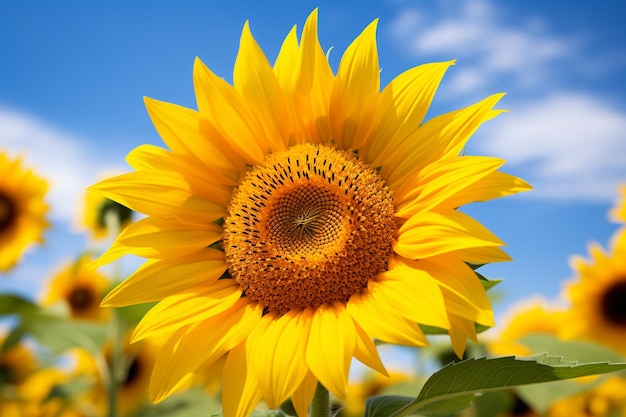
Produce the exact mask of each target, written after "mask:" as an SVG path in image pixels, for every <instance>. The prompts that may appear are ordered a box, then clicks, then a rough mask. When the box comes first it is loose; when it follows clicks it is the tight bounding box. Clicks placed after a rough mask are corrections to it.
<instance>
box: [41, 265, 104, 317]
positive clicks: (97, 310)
mask: <svg viewBox="0 0 626 417" xmlns="http://www.w3.org/2000/svg"><path fill="white" fill-rule="evenodd" d="M92 260H93V259H92V258H91V257H90V256H89V255H83V256H81V257H80V258H79V259H78V260H77V261H76V262H74V263H72V264H70V265H68V266H66V267H64V268H63V269H62V270H61V271H59V272H58V273H57V274H56V275H55V276H54V277H53V278H52V279H51V280H50V282H49V283H48V289H47V290H46V292H45V293H44V294H43V297H42V304H43V305H44V306H49V305H52V304H55V303H58V302H62V303H64V304H65V305H66V306H67V308H68V309H69V314H70V316H71V317H72V318H75V319H84V320H95V321H105V320H106V319H107V318H108V316H109V313H110V311H109V310H108V309H107V308H103V307H100V301H101V300H102V297H103V296H104V294H105V293H106V291H107V290H108V289H109V287H110V283H109V280H108V279H107V278H106V277H105V276H104V275H102V274H100V273H98V272H96V271H94V270H92V269H90V268H89V267H88V265H89V263H90V262H91V261H92Z"/></svg>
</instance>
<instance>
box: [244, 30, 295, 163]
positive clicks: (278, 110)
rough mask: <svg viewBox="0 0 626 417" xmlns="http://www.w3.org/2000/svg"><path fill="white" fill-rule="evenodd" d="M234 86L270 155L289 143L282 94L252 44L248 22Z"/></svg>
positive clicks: (288, 122) (274, 76)
mask: <svg viewBox="0 0 626 417" xmlns="http://www.w3.org/2000/svg"><path fill="white" fill-rule="evenodd" d="M233 78H234V86H235V89H236V90H238V91H240V92H241V93H242V95H243V96H244V97H245V98H246V100H247V101H248V103H249V105H250V107H251V108H252V109H254V115H255V116H256V117H257V121H258V123H259V126H260V127H261V131H260V132H258V134H260V135H262V137H263V138H264V139H265V141H266V146H268V147H269V149H271V150H272V151H282V150H284V149H285V148H286V146H287V145H288V143H289V133H290V131H291V129H290V117H289V116H287V117H285V115H288V114H289V107H288V106H287V105H286V102H285V98H284V97H283V93H282V90H281V89H280V85H279V84H278V80H277V79H276V75H275V74H274V71H273V70H272V67H271V66H270V64H269V62H268V61H267V58H266V57H265V54H264V53H263V51H262V50H261V48H260V47H259V45H258V44H257V43H256V41H255V40H254V37H253V36H252V33H250V27H249V25H248V22H246V24H245V25H244V27H243V31H242V33H241V41H240V43H239V53H238V54H237V60H236V61H235V71H234V75H233Z"/></svg>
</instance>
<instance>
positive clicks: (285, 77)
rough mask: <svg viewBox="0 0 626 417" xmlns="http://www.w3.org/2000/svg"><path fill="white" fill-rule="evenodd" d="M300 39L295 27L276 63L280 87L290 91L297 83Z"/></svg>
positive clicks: (284, 43)
mask: <svg viewBox="0 0 626 417" xmlns="http://www.w3.org/2000/svg"><path fill="white" fill-rule="evenodd" d="M298 54H299V52H298V38H297V36H296V27H295V26H293V27H292V28H291V30H290V31H289V33H288V34H287V36H286V37H285V40H284V41H283V44H282V46H281V47H280V51H279V52H278V56H277V57H276V61H275V62H274V74H276V79H277V80H278V83H279V84H280V86H281V87H282V88H283V89H285V90H287V91H290V90H291V89H292V88H293V87H292V86H293V84H294V82H295V79H296V77H295V75H296V72H295V70H296V66H295V63H296V62H297V60H298Z"/></svg>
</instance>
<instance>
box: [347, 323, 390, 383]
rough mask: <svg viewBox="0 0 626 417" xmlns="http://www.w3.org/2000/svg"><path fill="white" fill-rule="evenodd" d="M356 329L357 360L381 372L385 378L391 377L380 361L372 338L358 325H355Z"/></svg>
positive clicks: (355, 351) (355, 355)
mask: <svg viewBox="0 0 626 417" xmlns="http://www.w3.org/2000/svg"><path fill="white" fill-rule="evenodd" d="M354 328H355V329H356V336H357V337H356V344H355V345H354V357H355V358H357V359H358V360H359V361H360V362H361V363H362V364H363V365H366V366H369V367H370V368H372V369H373V370H375V371H377V372H380V373H381V374H383V375H385V376H389V373H388V372H387V370H386V369H385V365H383V362H382V361H381V360H380V355H379V354H378V349H376V345H375V344H374V341H373V340H372V338H371V337H370V336H369V335H368V334H367V333H366V332H365V330H363V329H361V327H360V326H359V325H358V324H356V323H355V324H354Z"/></svg>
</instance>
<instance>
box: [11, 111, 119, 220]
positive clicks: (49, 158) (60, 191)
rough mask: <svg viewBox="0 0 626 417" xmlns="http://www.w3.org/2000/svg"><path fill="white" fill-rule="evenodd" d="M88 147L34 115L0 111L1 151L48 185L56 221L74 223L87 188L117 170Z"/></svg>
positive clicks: (76, 138) (53, 216)
mask: <svg viewBox="0 0 626 417" xmlns="http://www.w3.org/2000/svg"><path fill="white" fill-rule="evenodd" d="M88 143H89V142H88V141H86V140H84V139H82V138H80V137H77V136H76V135H73V134H71V133H67V132H63V131H62V130H60V129H58V128H55V127H52V126H49V125H48V124H46V123H44V122H42V121H40V120H38V119H37V118H36V117H35V116H33V115H30V114H27V113H24V112H20V111H17V110H13V109H10V108H0V149H2V150H8V151H9V153H10V154H11V155H13V156H22V157H23V159H24V161H25V163H27V164H28V165H29V166H30V167H32V169H33V170H34V171H35V172H37V173H38V174H39V175H40V176H42V177H44V178H45V179H46V180H47V181H48V183H49V184H50V190H49V193H48V203H49V205H50V206H51V215H52V218H53V219H55V220H63V221H68V222H70V223H75V219H76V218H77V216H78V215H79V211H80V207H81V203H82V198H83V196H84V192H85V188H86V187H87V186H88V185H90V184H92V183H93V182H94V181H95V180H96V179H97V178H96V177H97V175H99V173H101V172H104V171H113V170H115V169H114V168H112V167H111V166H110V165H109V166H107V165H106V162H103V161H100V160H98V158H97V157H94V155H97V152H94V151H93V150H92V149H89V147H88ZM117 170H118V171H119V170H121V168H117Z"/></svg>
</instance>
